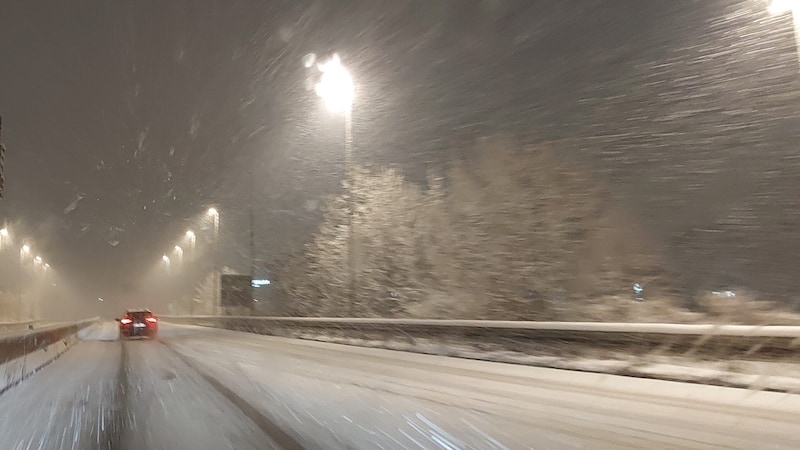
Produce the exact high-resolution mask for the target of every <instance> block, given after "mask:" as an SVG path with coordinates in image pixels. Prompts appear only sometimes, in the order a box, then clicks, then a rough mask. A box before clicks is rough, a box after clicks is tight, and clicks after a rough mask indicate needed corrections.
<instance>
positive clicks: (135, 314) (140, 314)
mask: <svg viewBox="0 0 800 450" xmlns="http://www.w3.org/2000/svg"><path fill="white" fill-rule="evenodd" d="M128 315H129V316H130V318H131V319H133V320H139V321H143V320H144V319H145V318H146V317H147V313H146V312H144V311H136V312H130V313H128Z"/></svg>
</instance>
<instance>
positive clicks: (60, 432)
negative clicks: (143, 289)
mask: <svg viewBox="0 0 800 450" xmlns="http://www.w3.org/2000/svg"><path fill="white" fill-rule="evenodd" d="M115 325H116V324H115V323H114V322H111V323H110V324H104V325H101V326H100V327H97V328H96V329H94V330H93V331H92V332H87V333H86V335H87V336H89V337H90V338H91V339H87V340H85V341H83V342H80V343H79V344H77V345H76V346H74V347H73V348H72V349H70V350H69V351H67V352H66V353H65V354H64V355H63V356H62V357H61V358H59V359H58V360H56V361H54V362H53V363H52V364H50V365H49V366H47V367H45V368H44V369H43V370H42V371H40V372H38V373H36V374H35V375H33V376H32V377H30V378H29V379H28V380H26V381H24V382H23V383H21V384H19V385H18V386H16V387H14V388H12V389H10V390H9V391H7V392H6V393H5V394H3V395H0V449H3V450H6V449H8V450H34V449H36V450H62V449H63V450H73V449H74V450H104V449H129V448H130V449H153V450H172V449H184V448H190V449H193V450H226V449H236V450H240V449H241V450H262V449H264V450H269V449H271V448H276V447H275V446H274V444H273V443H272V441H271V440H270V438H269V437H268V436H267V435H265V434H264V433H263V431H261V430H260V429H259V428H258V427H257V426H256V425H255V424H254V423H252V422H251V421H250V420H249V419H248V418H247V417H245V416H244V414H243V413H242V412H241V411H240V410H238V409H237V408H235V407H234V406H233V405H232V404H231V403H230V402H229V401H228V400H227V399H226V398H224V397H223V396H222V395H221V394H220V393H219V392H217V391H215V390H214V389H213V388H212V387H211V386H210V385H209V384H208V383H207V382H206V381H205V380H204V379H202V378H201V377H200V376H199V375H198V374H197V373H196V372H194V371H193V370H192V369H191V368H189V367H188V366H187V365H186V364H185V363H184V362H183V361H181V360H180V359H179V358H178V357H177V356H176V355H175V353H174V352H172V351H170V350H169V349H168V348H166V347H165V346H164V345H162V344H160V343H159V342H157V341H151V340H137V341H125V342H119V341H117V342H110V341H107V339H108V338H110V337H111V334H112V333H111V332H110V330H114V326H115ZM123 346H124V351H123ZM123 367H124V372H123ZM123 373H124V375H123Z"/></svg>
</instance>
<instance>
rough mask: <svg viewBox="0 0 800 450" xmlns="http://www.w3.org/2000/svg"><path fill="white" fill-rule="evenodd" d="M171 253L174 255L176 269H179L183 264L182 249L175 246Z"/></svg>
mask: <svg viewBox="0 0 800 450" xmlns="http://www.w3.org/2000/svg"><path fill="white" fill-rule="evenodd" d="M172 253H174V254H175V260H176V261H177V262H178V267H180V266H181V265H182V264H183V249H182V248H181V246H180V245H176V246H175V248H173V249H172Z"/></svg>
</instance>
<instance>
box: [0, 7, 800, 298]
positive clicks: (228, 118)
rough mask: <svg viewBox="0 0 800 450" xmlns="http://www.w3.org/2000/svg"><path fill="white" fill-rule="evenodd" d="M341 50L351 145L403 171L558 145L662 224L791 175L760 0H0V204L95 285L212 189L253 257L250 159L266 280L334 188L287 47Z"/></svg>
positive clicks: (793, 89)
mask: <svg viewBox="0 0 800 450" xmlns="http://www.w3.org/2000/svg"><path fill="white" fill-rule="evenodd" d="M334 51H335V52H338V53H339V54H340V55H341V57H342V60H343V62H344V64H346V65H347V66H348V68H349V69H350V70H351V72H352V74H353V77H354V79H355V82H356V84H357V86H356V95H357V98H356V101H355V104H354V108H355V110H354V136H355V145H356V150H355V157H356V159H357V160H358V161H359V162H360V163H362V164H365V165H372V166H394V167H397V168H398V169H400V170H401V171H402V172H403V173H405V174H406V175H407V176H408V177H409V179H411V180H416V181H421V180H423V179H424V175H425V173H426V172H427V171H429V170H443V169H444V168H445V167H446V165H447V163H448V162H451V161H453V160H456V159H460V158H469V157H470V152H471V149H472V148H473V147H474V144H475V142H476V140H478V139H481V138H485V137H489V138H491V137H493V136H498V135H502V136H505V137H510V138H511V139H513V140H515V141H516V142H520V143H521V144H535V143H537V142H542V141H550V142H551V143H555V144H554V145H559V150H561V151H564V152H568V153H569V154H570V155H573V156H574V157H575V158H578V159H581V160H582V161H585V162H587V163H590V164H592V166H593V167H594V168H595V169H596V170H597V172H598V173H600V174H603V176H606V177H607V178H608V180H609V182H610V183H611V184H612V187H613V188H614V191H615V192H617V193H618V194H619V196H620V197H621V198H622V199H623V200H624V201H625V202H626V203H627V204H628V205H629V206H630V208H631V209H632V210H634V211H637V212H638V213H639V219H640V220H641V222H642V223H644V224H646V225H647V226H648V227H650V229H651V230H652V232H653V234H654V235H655V236H656V237H657V238H658V239H663V240H664V242H665V243H669V242H672V241H671V239H674V238H675V236H683V235H685V234H686V233H687V232H691V230H693V229H697V228H698V227H702V226H704V225H706V224H707V222H708V221H709V220H711V216H710V215H713V214H712V213H713V211H716V210H717V209H719V208H730V207H733V206H735V204H737V202H742V201H744V202H745V203H746V204H747V205H749V207H750V208H756V207H757V206H758V205H759V204H758V202H757V201H756V200H753V199H757V198H760V197H759V195H762V194H763V195H768V196H769V195H772V197H771V198H770V199H769V201H765V202H764V204H765V205H770V204H771V205H774V204H776V202H778V203H780V202H781V201H784V200H785V201H790V200H791V198H792V197H793V196H794V195H795V194H796V193H797V192H800V184H798V183H797V180H798V177H797V174H798V173H800V171H799V170H798V169H797V164H798V159H797V158H796V157H795V156H796V155H797V144H798V142H799V141H798V131H797V130H800V128H799V127H798V125H800V124H798V105H800V103H798V100H800V99H799V98H798V95H797V87H798V84H797V77H798V74H799V73H800V71H799V70H798V65H797V54H796V53H795V49H794V40H793V37H792V22H791V18H790V16H787V15H785V16H779V17H770V16H769V14H767V12H766V2H762V1H759V0H749V1H739V2H735V1H724V0H707V1H668V2H643V1H636V0H630V1H628V0H616V1H608V0H605V1H599V0H586V1H558V2H555V1H553V2H544V1H541V2H540V1H528V0H522V1H502V0H482V1H467V0H449V1H437V2H431V1H422V0H421V1H413V2H403V1H373V0H363V1H349V0H348V1H272V2H270V1H252V2H244V1H170V2H163V1H127V2H112V1H108V2H100V1H83V2H62V1H41V2H28V1H17V0H4V1H3V4H2V7H0V114H2V115H3V141H4V143H5V144H6V147H7V156H6V176H5V178H6V186H7V187H6V195H5V198H4V199H3V200H2V201H0V218H3V219H5V220H6V221H7V222H8V223H9V225H10V226H11V227H12V230H13V232H14V233H15V234H24V235H25V236H27V237H28V238H29V239H30V240H31V241H32V242H33V243H35V246H36V247H37V249H38V251H40V252H41V253H42V254H43V256H46V258H48V260H49V261H51V262H52V265H53V266H54V267H55V268H56V270H57V271H58V272H59V273H60V274H61V276H62V277H63V278H64V279H66V280H70V282H71V283H72V284H73V285H74V286H75V288H76V289H77V290H78V291H79V292H81V294H82V295H84V296H85V297H86V298H87V299H88V300H91V299H94V298H96V297H97V296H98V295H107V296H114V295H118V294H120V293H124V291H125V290H126V289H130V285H134V284H135V283H136V282H137V280H139V279H140V278H141V277H143V276H144V275H145V274H146V273H147V272H148V271H150V270H151V269H152V267H153V266H154V265H156V264H157V263H158V261H159V258H160V255H161V254H162V253H164V251H165V250H166V249H169V248H171V246H172V245H174V243H175V241H176V240H177V239H178V237H179V236H180V235H181V234H182V233H183V232H184V231H185V230H186V229H187V227H190V226H192V227H194V226H196V224H197V222H198V220H199V219H198V218H199V217H201V216H202V214H203V211H204V210H205V208H207V207H208V206H210V205H216V206H218V207H219V208H220V210H221V211H222V224H223V226H222V234H223V236H222V239H223V242H224V244H225V249H226V250H225V254H224V255H223V257H224V260H225V262H226V264H228V265H230V266H232V267H234V268H238V269H239V270H246V268H247V265H248V263H247V257H248V253H247V252H248V250H247V246H248V241H247V239H248V238H247V225H248V204H249V202H250V198H251V194H250V188H251V186H250V183H249V182H248V179H249V177H248V176H247V174H248V172H249V171H251V170H252V171H253V174H254V177H253V179H254V182H253V185H252V188H253V190H252V198H253V205H254V211H255V217H256V228H255V234H256V240H257V245H256V248H257V251H256V256H257V259H258V272H259V275H264V276H269V274H268V273H266V272H267V268H268V267H270V265H271V264H275V262H276V261H280V260H281V258H282V257H284V256H285V255H286V254H288V253H289V252H291V251H294V250H295V249H297V248H298V247H299V246H301V245H302V244H303V242H305V240H306V239H307V238H308V236H309V234H310V233H311V232H312V231H313V230H314V227H315V225H316V223H317V222H318V220H319V214H320V213H319V211H318V210H317V209H316V208H315V206H316V205H317V204H319V202H320V201H322V199H323V198H324V196H325V195H329V194H333V193H336V192H338V189H339V186H340V185H339V180H340V177H341V174H342V171H343V164H342V163H343V153H342V146H341V140H342V123H341V118H340V117H337V116H335V115H332V114H330V113H328V112H327V111H325V110H324V109H323V107H322V105H321V104H320V102H319V101H318V99H317V98H316V97H315V96H314V94H313V91H311V90H310V89H309V88H310V86H311V84H310V81H311V77H312V76H313V75H314V73H313V72H311V71H309V70H307V69H306V68H304V66H303V64H302V61H303V57H304V56H305V55H307V54H309V53H315V54H316V55H318V56H319V57H326V56H328V55H330V54H331V53H332V52H334ZM775 172H777V173H775ZM765 174H767V175H765ZM769 174H772V175H769ZM688 199H694V200H693V201H691V202H689V200H688ZM76 200H77V203H74V202H75V201H76ZM751 201H753V202H756V203H747V202H751ZM71 205H72V206H71ZM753 205H755V206H753ZM776 214H777V215H778V216H780V217H778V218H777V219H776V221H778V222H780V221H781V220H784V219H786V220H788V218H786V217H783V216H781V213H780V211H779V212H778V213H776ZM776 217H777V216H776ZM776 223H777V222H776ZM781 223H782V222H781ZM795 234H797V233H795ZM795 234H792V236H795ZM793 239H795V238H793ZM792 242H794V241H792ZM798 242H799V243H800V240H798ZM665 245H666V244H665ZM774 245H777V244H775V243H766V244H764V245H763V246H762V247H763V250H764V254H765V255H767V256H765V258H767V259H770V257H769V255H771V253H770V252H771V251H772V250H771V249H773V247H774ZM795 253H796V252H795ZM794 256H800V255H794V254H792V255H788V256H786V260H787V261H791V260H792V258H793V257H794ZM675 258H676V262H675V263H676V264H679V263H680V255H678V253H676V256H675ZM771 260H772V261H774V258H773V259H771ZM715 261H716V260H715ZM782 273H783V275H781V276H784V277H789V272H788V271H784V272H782ZM767 282H768V283H774V282H776V281H775V280H771V281H770V280H767V281H765V283H767ZM88 300H87V301H88Z"/></svg>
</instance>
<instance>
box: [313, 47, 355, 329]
mask: <svg viewBox="0 0 800 450" xmlns="http://www.w3.org/2000/svg"><path fill="white" fill-rule="evenodd" d="M317 68H318V69H319V71H320V72H322V75H320V80H319V83H317V84H316V85H315V86H314V91H315V92H316V93H317V95H318V96H319V97H320V98H321V99H322V101H323V102H324V103H325V106H326V107H327V108H328V109H329V110H330V111H332V112H335V113H342V114H343V115H344V161H345V162H344V164H345V179H347V180H348V183H347V186H348V189H350V192H349V193H348V194H349V195H348V196H347V267H348V270H349V278H350V280H349V281H350V289H349V291H350V292H349V295H350V305H349V306H350V315H351V316H352V315H353V307H354V305H355V302H356V268H355V232H354V230H353V213H354V207H353V191H352V189H353V182H354V180H353V174H352V172H353V170H352V166H353V163H352V160H353V97H354V88H353V77H351V76H350V72H348V71H347V69H346V68H345V67H344V66H343V65H342V62H341V59H339V55H338V54H336V53H334V54H333V56H332V57H331V59H330V60H328V61H325V62H323V63H320V64H317Z"/></svg>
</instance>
